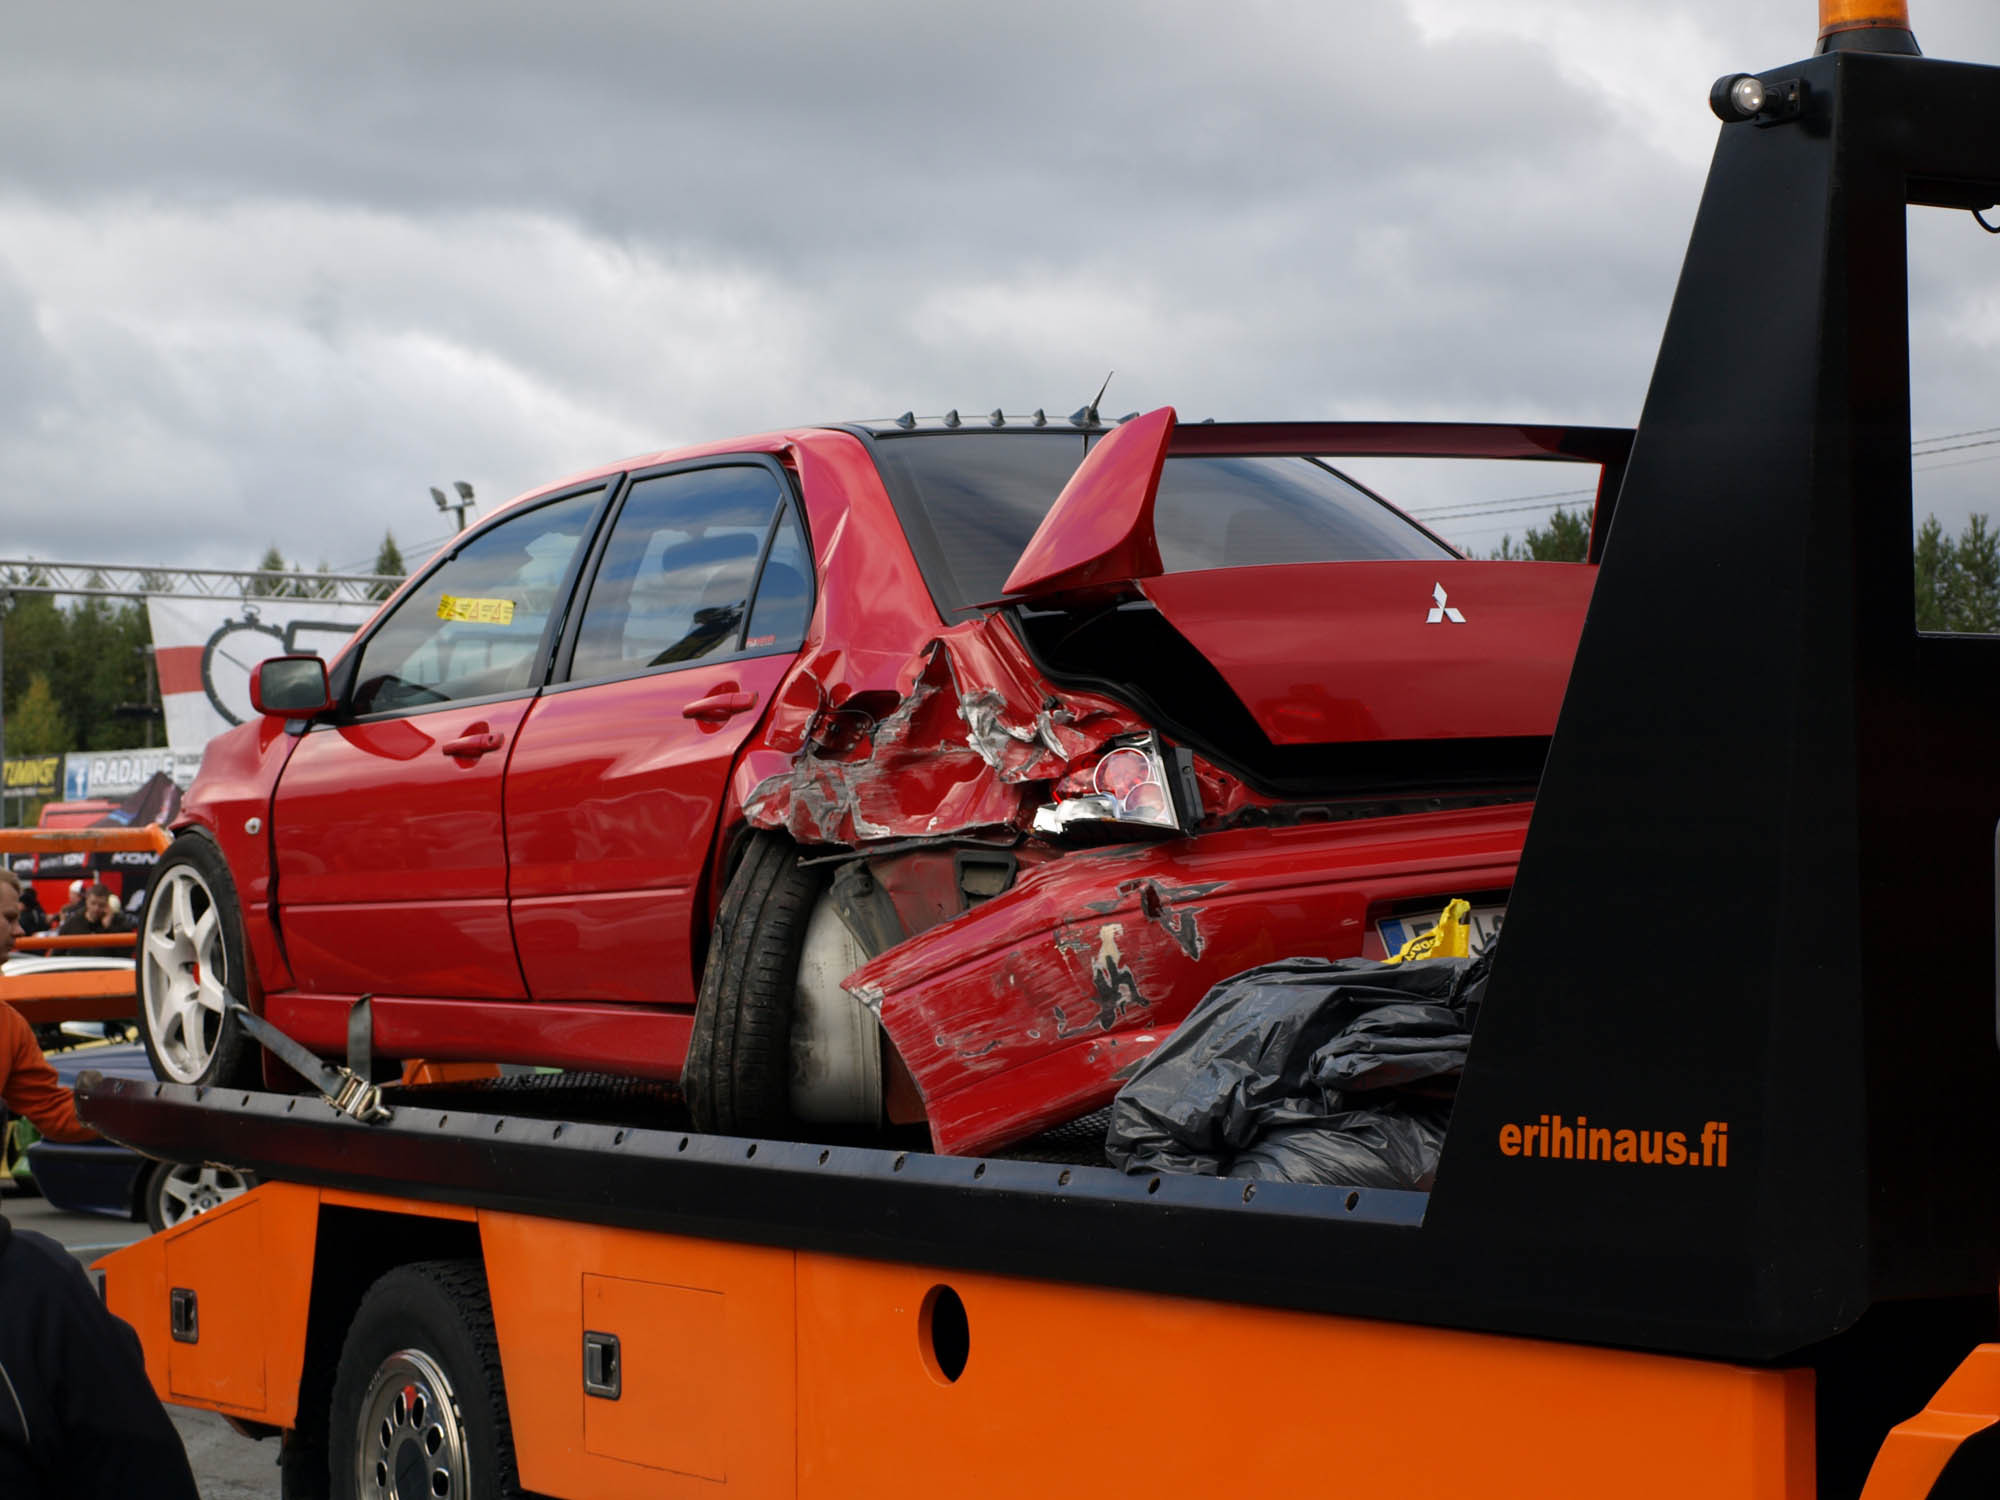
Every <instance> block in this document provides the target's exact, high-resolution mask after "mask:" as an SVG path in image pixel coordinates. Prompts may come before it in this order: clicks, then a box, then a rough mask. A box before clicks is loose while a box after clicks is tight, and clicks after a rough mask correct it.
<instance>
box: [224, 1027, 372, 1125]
mask: <svg viewBox="0 0 2000 1500" xmlns="http://www.w3.org/2000/svg"><path fill="white" fill-rule="evenodd" d="M373 998H374V997H373V996H372V995H363V996H362V997H361V998H360V999H359V1000H357V1001H355V1002H354V1004H353V1005H352V1006H351V1007H350V1008H349V1009H348V1012H347V1066H346V1067H342V1066H340V1065H339V1064H338V1063H330V1062H322V1061H321V1060H320V1059H319V1058H317V1057H315V1056H313V1054H312V1053H311V1052H310V1051H308V1050H307V1049H306V1048H305V1047H302V1046H300V1045H299V1043H297V1042H295V1041H293V1040H292V1039H291V1038H290V1037H288V1036H286V1035H285V1033H284V1032H282V1031H280V1030H278V1028H277V1027H275V1026H273V1025H272V1024H271V1023H270V1022H269V1021H267V1020H265V1019H264V1018H263V1017H262V1016H260V1015H257V1014H255V1013H254V1012H252V1011H251V1009H250V1007H248V1006H247V1005H244V1004H242V1003H241V1002H240V1001H234V1000H232V1001H231V1002H230V1004H229V1014H230V1015H233V1016H235V1017H236V1019H237V1021H238V1022H240V1023H241V1024H242V1027H243V1029H244V1030H245V1031H247V1032H249V1033H250V1035H252V1036H253V1037H255V1038H256V1039H257V1040H258V1041H259V1042H261V1043H263V1044H264V1046H265V1047H266V1048H268V1049H269V1050H270V1051H271V1053H272V1054H273V1055H274V1056H276V1057H277V1059H278V1060H279V1061H280V1062H282V1063H283V1064H284V1065H285V1066H286V1067H288V1068H290V1069H291V1070H292V1071H293V1072H294V1073H296V1074H298V1075H299V1076H300V1077H301V1078H303V1079H305V1081H306V1082H307V1083H309V1084H311V1085H312V1086H313V1087H314V1088H316V1089H318V1090H319V1091H320V1093H322V1094H324V1095H325V1096H326V1102H327V1103H328V1104H330V1105H332V1106H333V1108H335V1109H336V1110H338V1111H339V1112H340V1113H341V1114H344V1115H349V1116H351V1117H352V1118H354V1119H356V1120H359V1121H361V1122H362V1124H364V1125H379V1124H381V1123H382V1122H383V1121H385V1120H388V1119H390V1118H391V1117H392V1116H393V1114H394V1111H393V1110H391V1109H390V1108H389V1106H388V1105H386V1104H384V1103H383V1102H382V1091H381V1089H379V1088H377V1087H376V1086H375V1085H374V1084H373V1083H371V1082H370V1081H369V1078H368V1074H369V1071H370V1068H371V1065H372V1064H373V1062H374V1057H375V1023H374V1015H373V1013H372V1012H371V1010H370V1009H369V1005H368V1002H369V1001H370V1000H372V999H373Z"/></svg>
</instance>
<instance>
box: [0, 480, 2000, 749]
mask: <svg viewBox="0 0 2000 1500" xmlns="http://www.w3.org/2000/svg"><path fill="white" fill-rule="evenodd" d="M1589 544H1590V513H1589V511H1587V510H1583V509H1578V510H1574V511H1572V510H1569V509H1566V508H1562V507H1558V508H1557V509H1556V510H1555V511H1554V512H1553V513H1552V514H1551V515H1550V516H1549V518H1548V520H1546V521H1545V522H1543V523H1542V524H1541V525H1539V526H1530V527H1528V528H1527V530H1526V532H1525V533H1524V535H1523V537H1522V540H1521V542H1520V543H1519V544H1516V543H1515V541H1514V538H1513V536H1512V534H1511V533H1510V534H1508V535H1506V536H1504V537H1502V538H1501V540H1500V545H1499V547H1497V548H1496V549H1494V551H1493V553H1492V556H1493V557H1495V558H1498V559H1501V560H1504V561H1530V562H1582V561H1583V560H1584V556H1585V552H1586V549H1587V548H1588V547H1589ZM1913 556H1914V562H1915V566H1916V628H1917V629H1919V630H1935V631H1956V632H1960V633H1970V634H1994V633H2000V532H1996V531H1995V530H1994V529H1993V525H1992V523H1991V522H1990V521H1989V520H1988V518H1987V517H1985V516H1983V515H1976V516H1973V517H1972V518H1971V519H1970V520H1969V521H1967V522H1966V524H1965V529H1964V530H1962V531H1961V532H1960V533H1959V534H1958V535H1957V536H1956V537H1948V536H1946V535H1945V532H1944V527H1943V526H1942V525H1941V524H1940V523H1939V521H1938V518H1937V517H1936V516H1931V517H1929V518H1928V519H1926V520H1925V521H1924V523H1923V525H1922V526H1921V527H1919V528H1918V530H1917V536H1916V544H1915V548H1914V554H1913ZM256 571H257V572H258V573H259V574H260V575H264V576H262V577H259V578H257V579H253V580H252V582H251V584H250V586H249V589H248V592H249V593H251V594H253V595H256V596H259V597H263V598H277V599H285V598H291V599H310V598H327V597H331V596H332V594H333V593H334V585H333V584H332V583H331V582H327V583H317V582H315V581H314V579H313V578H312V577H311V576H310V575H305V576H301V574H302V570H300V569H299V568H297V567H296V566H295V565H294V564H291V563H288V562H286V561H285V556H284V554H283V553H282V552H280V551H279V550H278V548H277V547H276V546H272V547H270V548H268V549H266V551H265V553H264V555H263V557H262V558H260V559H259V560H258V563H257V567H256ZM370 571H371V572H372V573H375V574H377V575H378V576H380V577H383V578H401V577H403V576H404V574H405V573H406V572H407V571H408V570H407V568H406V567H405V566H404V563H403V554H402V551H401V549H399V548H398V547H397V545H396V539H395V537H394V536H393V535H391V534H386V533H385V534H384V535H383V538H382V545H381V546H380V548H378V549H377V551H376V554H375V564H374V566H373V567H372V568H371V569H370ZM312 572H313V573H317V574H322V575H327V574H331V572H332V569H331V568H330V567H329V566H328V565H327V564H325V563H324V562H322V563H321V564H320V565H319V566H318V567H317V568H315V569H313V570H312ZM37 581H38V580H37V579H36V578H35V576H34V574H33V571H32V570H29V572H27V573H25V574H23V575H21V576H19V577H13V578H9V579H7V580H5V582H6V583H11V584H14V585H17V586H19V585H31V584H33V583H35V582H37ZM387 591H388V586H387V585H378V586H377V589H376V594H377V596H378V597H384V596H386V594H387ZM0 629H4V631H5V635H4V638H0V694H4V695H5V702H6V707H7V718H6V750H7V754H8V755H10V756H11V755H57V754H62V753H65V752H67V751H71V750H133V749H139V748H142V747H144V746H147V745H150V744H153V743H155V742H156V740H157V739H158V737H159V730H158V727H157V726H158V722H159V717H160V713H159V695H158V693H157V692H156V691H154V688H153V666H152V660H151V658H150V655H149V652H148V648H149V646H150V645H151V643H152V631H151V628H150V626H149V625H148V623H147V620H146V611H145V607H144V605H143V603H142V602H141V601H139V600H137V599H103V598H92V597H67V598H66V597H63V596H60V595H53V594H31V593H21V592H15V591H9V592H8V593H7V595H6V604H5V609H4V613H0Z"/></svg>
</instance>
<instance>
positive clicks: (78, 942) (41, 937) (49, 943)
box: [14, 932, 139, 953]
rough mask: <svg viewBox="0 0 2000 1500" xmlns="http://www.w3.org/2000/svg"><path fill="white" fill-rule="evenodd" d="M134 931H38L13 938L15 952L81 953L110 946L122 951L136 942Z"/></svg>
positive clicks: (136, 936)
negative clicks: (69, 933) (63, 933)
mask: <svg viewBox="0 0 2000 1500" xmlns="http://www.w3.org/2000/svg"><path fill="white" fill-rule="evenodd" d="M138 940H139V934H138V933H136V932H77V933H72V934H71V935H70V936H68V937H62V936H60V935H58V934H56V933H53V932H44V933H39V934H37V935H36V936H34V937H24V938H15V939H14V951H15V952H16V953H83V952H88V951H90V950H92V949H103V948H110V949H113V950H116V951H121V952H122V951H124V950H127V949H129V948H131V946H132V945H133V944H134V943H136V942H138Z"/></svg>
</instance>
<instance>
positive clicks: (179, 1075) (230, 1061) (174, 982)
mask: <svg viewBox="0 0 2000 1500" xmlns="http://www.w3.org/2000/svg"><path fill="white" fill-rule="evenodd" d="M135 956H136V958H137V960H138V969H139V1034H140V1036H141V1038H142V1039H143V1040H144V1041H145V1044H146V1056H147V1058H148V1060H150V1061H151V1063H152V1065H153V1076H154V1077H155V1078H158V1079H161V1080H163V1081H165V1082H168V1083H188V1084H218V1085H221V1086H223V1087H228V1088H256V1087H258V1086H259V1085H260V1083H261V1081H262V1070H261V1065H260V1061H259V1058H258V1052H257V1046H256V1043H255V1042H253V1041H252V1040H251V1039H250V1037H249V1036H248V1035H247V1034H246V1033H245V1032H244V1030H243V1027H242V1026H241V1025H239V1024H238V1023H237V1021H236V1018H235V1017H234V1016H231V1015H229V1014H228V1013H227V1007H228V1005H229V1004H230V1003H231V1002H232V1001H235V1002H240V1001H241V1000H242V999H243V995H244V983H245V978H246V975H245V967H244V951H243V918H242V908H241V907H240V906H239V904H238V902H237V899H236V882H235V881H234V880H233V879H231V878H230V874H229V866H228V865H227V864H226V863H225V862H224V861H223V858H222V851H221V850H219V849H217V848H216V847H215V843H214V841H213V840H211V839H210V838H209V837H208V836H207V835H206V834H201V833H184V834H182V835H181V836H180V837H179V838H177V839H175V840H174V841H173V843H172V844H171V845H170V846H169V847H168V849H167V852H166V853H165V854H164V855H162V856H161V857H160V863H159V866H158V867H157V869H156V870H155V871H154V874H153V879H152V883H151V888H150V890H149V892H148V895H147V899H146V911H145V916H144V918H143V919H142V920H141V922H140V926H139V943H138V951H137V954H136V955H135ZM218 970H219V971H220V972H219V973H218Z"/></svg>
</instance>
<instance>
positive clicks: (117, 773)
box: [62, 749, 201, 802]
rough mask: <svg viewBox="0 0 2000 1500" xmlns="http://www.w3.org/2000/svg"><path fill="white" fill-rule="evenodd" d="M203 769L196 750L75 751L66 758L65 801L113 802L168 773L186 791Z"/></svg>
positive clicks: (199, 752) (63, 794)
mask: <svg viewBox="0 0 2000 1500" xmlns="http://www.w3.org/2000/svg"><path fill="white" fill-rule="evenodd" d="M200 769H201V751H200V750H199V749H195V750H75V751H72V752H70V753H69V754H68V755H65V756H64V757H63V784H62V800H63V801H65V802H81V801H83V800H84V798H86V797H106V798H109V799H110V800H111V801H113V802H117V801H121V800H122V799H124V798H126V797H129V796H131V795H132V794H133V793H134V792H136V791H138V790H139V788H140V787H142V786H144V785H145V784H146V783H147V782H149V781H151V780H152V779H153V777H154V775H155V774H156V773H158V772H160V771H165V772H166V773H167V774H168V775H169V776H171V777H173V779H174V781H175V782H176V783H177V784H178V785H179V787H180V789H181V790H182V791H186V790H187V789H188V786H189V784H190V783H191V782H193V780H194V773H195V772H196V771H199V770H200Z"/></svg>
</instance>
